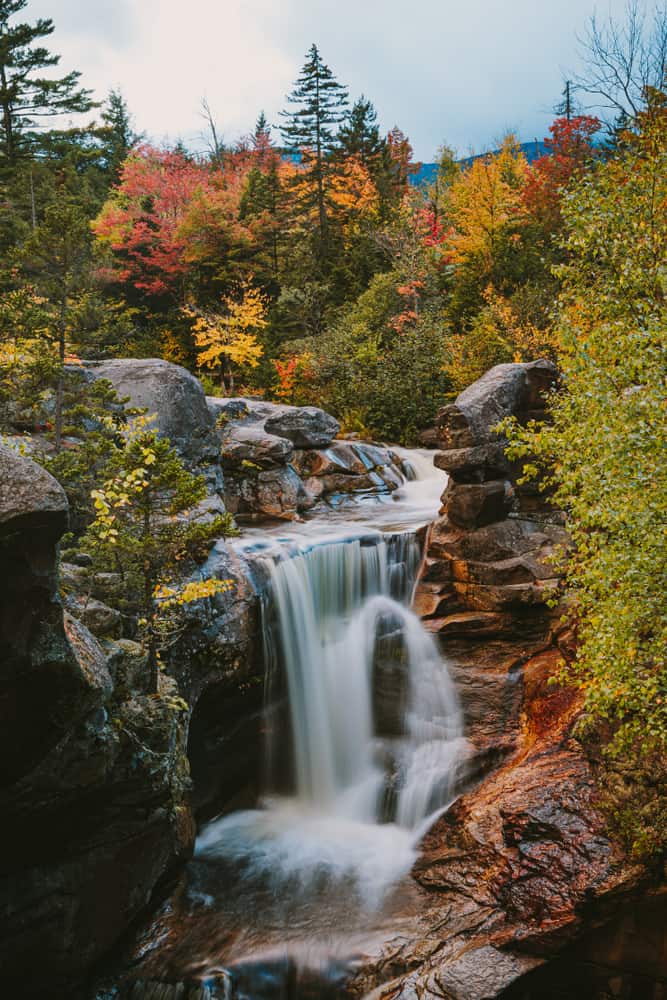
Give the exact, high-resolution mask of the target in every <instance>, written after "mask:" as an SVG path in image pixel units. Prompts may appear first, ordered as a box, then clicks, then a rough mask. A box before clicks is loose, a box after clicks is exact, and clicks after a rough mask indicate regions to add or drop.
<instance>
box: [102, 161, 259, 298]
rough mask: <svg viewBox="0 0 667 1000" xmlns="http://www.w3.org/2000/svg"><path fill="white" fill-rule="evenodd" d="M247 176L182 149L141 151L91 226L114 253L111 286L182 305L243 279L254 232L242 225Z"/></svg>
mask: <svg viewBox="0 0 667 1000" xmlns="http://www.w3.org/2000/svg"><path fill="white" fill-rule="evenodd" d="M242 190H243V176H242V175H240V174H238V173H236V172H234V170H233V169H231V167H230V168H229V169H226V170H225V172H224V173H221V172H220V171H218V170H215V169H213V168H212V167H211V166H210V165H209V164H206V163H198V162H196V161H193V160H192V159H191V158H189V157H187V156H185V155H183V154H182V153H180V152H178V151H176V150H168V149H167V150H159V149H155V148H154V147H152V146H141V147H139V148H138V149H136V150H134V151H133V152H132V153H131V154H130V156H129V158H128V159H127V160H126V162H125V164H124V166H123V169H122V171H121V177H120V181H119V183H118V185H117V187H116V188H115V189H114V191H113V192H112V194H111V197H110V198H109V199H108V200H107V202H106V203H105V205H104V207H103V208H102V211H101V212H100V214H99V215H98V217H97V218H96V219H95V221H94V222H93V230H94V232H95V235H96V236H97V238H98V241H99V243H100V245H101V246H102V247H105V248H108V250H110V251H111V268H110V270H109V271H108V273H107V277H108V278H109V280H110V281H112V282H113V281H115V282H117V283H118V284H120V285H124V286H126V287H127V288H128V291H130V290H133V291H134V292H135V293H136V292H139V293H140V295H141V298H142V299H143V298H145V296H146V295H148V296H150V297H151V298H152V299H154V300H155V305H156V306H157V305H158V304H160V300H162V302H163V303H164V304H165V305H167V306H172V307H173V306H178V307H179V308H180V306H182V305H183V304H184V302H185V301H186V299H187V298H188V296H192V295H194V296H195V297H196V298H198V299H199V298H202V297H204V298H206V297H209V298H213V297H216V296H219V295H220V293H221V292H223V293H226V292H228V291H229V289H230V288H231V287H232V285H233V284H234V283H235V282H237V281H238V280H239V278H241V277H243V272H244V263H245V262H246V261H247V259H248V257H249V256H250V254H249V248H250V245H251V244H252V235H251V234H250V232H249V231H248V229H247V227H246V226H245V225H244V223H243V222H242V221H240V220H239V214H240V208H239V206H240V200H241V195H242Z"/></svg>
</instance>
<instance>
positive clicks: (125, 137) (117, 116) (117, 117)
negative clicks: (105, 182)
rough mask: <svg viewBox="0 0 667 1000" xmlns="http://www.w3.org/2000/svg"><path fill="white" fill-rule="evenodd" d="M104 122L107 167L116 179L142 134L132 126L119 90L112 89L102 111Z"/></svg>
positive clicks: (127, 109) (130, 117)
mask: <svg viewBox="0 0 667 1000" xmlns="http://www.w3.org/2000/svg"><path fill="white" fill-rule="evenodd" d="M102 121H103V122H104V133H105V134H104V139H105V142H104V145H105V152H106V156H105V159H106V165H107V169H108V170H109V171H110V173H111V175H112V179H113V180H114V181H115V180H116V179H117V178H118V175H119V174H120V168H121V167H122V165H123V163H124V162H125V160H126V158H127V155H128V153H129V152H130V151H131V150H132V149H133V147H134V146H135V145H136V144H137V142H138V141H139V139H140V136H139V135H138V134H137V133H136V132H135V131H134V129H133V128H132V116H131V115H130V111H129V108H128V106H127V102H126V101H125V98H124V97H123V95H122V94H121V92H120V91H119V90H113V89H112V90H110V91H109V97H108V98H107V103H106V106H105V108H104V110H103V111H102Z"/></svg>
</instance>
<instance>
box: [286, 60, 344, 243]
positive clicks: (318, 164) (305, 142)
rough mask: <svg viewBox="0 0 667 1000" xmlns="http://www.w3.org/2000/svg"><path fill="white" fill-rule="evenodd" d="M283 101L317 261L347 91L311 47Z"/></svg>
mask: <svg viewBox="0 0 667 1000" xmlns="http://www.w3.org/2000/svg"><path fill="white" fill-rule="evenodd" d="M287 100H288V102H289V103H290V104H292V105H294V106H295V110H293V111H283V112H281V114H282V117H283V118H284V119H285V125H284V126H283V128H282V135H283V140H284V142H285V146H286V147H287V149H288V150H289V151H290V152H292V153H294V154H297V155H299V156H300V157H301V158H302V164H303V167H304V171H305V173H304V174H302V180H305V182H306V183H305V185H304V186H303V191H304V195H303V196H302V199H301V200H302V208H303V210H304V211H307V210H312V209H313V208H314V209H315V211H316V216H317V230H318V236H319V250H320V257H321V259H324V258H325V257H326V247H327V197H326V195H327V180H328V176H329V172H330V170H331V168H332V159H333V154H334V153H335V151H336V149H337V148H338V140H337V133H338V127H339V125H340V124H341V122H342V121H343V120H344V117H345V108H346V107H347V90H346V89H345V87H343V86H342V85H341V84H340V83H339V82H338V81H337V80H336V78H335V76H334V75H333V73H332V71H331V70H330V68H329V67H328V66H327V64H326V63H325V62H324V61H323V59H322V57H321V55H320V53H319V50H318V48H317V46H316V45H313V46H311V48H310V51H309V52H308V57H307V59H306V63H305V65H304V67H303V69H302V70H301V75H300V77H299V78H298V80H297V81H296V83H295V85H294V89H293V90H292V92H291V93H290V94H289V95H288V97H287Z"/></svg>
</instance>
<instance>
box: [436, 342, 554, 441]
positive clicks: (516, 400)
mask: <svg viewBox="0 0 667 1000" xmlns="http://www.w3.org/2000/svg"><path fill="white" fill-rule="evenodd" d="M557 380H558V371H557V369H556V366H555V365H553V364H552V363H551V362H550V361H533V362H530V363H514V364H505V365H496V366H495V368H491V370H490V371H488V372H487V373H486V374H485V375H483V376H482V377H481V378H480V379H478V380H477V381H476V382H474V383H473V384H472V385H471V386H470V387H469V388H467V389H464V391H463V392H462V393H461V394H460V395H459V396H458V397H457V399H456V402H455V403H452V404H450V405H449V406H446V407H444V409H442V410H440V412H439V413H438V415H437V417H436V427H437V429H438V437H439V445H440V447H441V448H447V449H454V450H459V449H462V448H475V447H478V446H479V445H483V444H487V443H488V442H493V441H497V440H498V434H497V433H496V431H495V430H494V428H495V427H496V425H497V424H498V423H499V422H500V421H501V420H503V419H504V418H505V417H509V416H520V417H522V418H523V419H530V418H531V417H532V416H533V415H534V414H535V413H536V411H537V412H542V411H543V410H544V397H545V394H546V393H547V392H548V391H549V390H550V389H552V388H553V387H554V386H555V385H556V384H557Z"/></svg>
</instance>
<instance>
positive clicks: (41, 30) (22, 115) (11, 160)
mask: <svg viewBox="0 0 667 1000" xmlns="http://www.w3.org/2000/svg"><path fill="white" fill-rule="evenodd" d="M27 2H28V0H0V155H1V156H2V157H3V158H4V159H5V161H6V162H7V163H8V164H10V165H11V166H13V165H14V164H15V163H16V162H17V160H18V159H19V157H20V156H21V154H22V153H23V152H24V150H25V148H26V147H27V146H29V145H30V142H31V139H34V138H35V134H36V133H37V132H39V130H40V129H41V128H42V119H47V121H48V120H52V119H53V118H54V117H56V116H58V115H65V114H75V113H80V112H85V111H89V110H90V109H91V107H93V102H92V101H91V97H90V94H91V92H90V91H89V90H85V89H83V88H81V87H79V77H80V75H81V74H80V73H78V72H76V71H73V72H71V73H68V74H67V75H66V76H63V77H60V78H57V79H54V78H51V77H44V76H40V75H39V72H40V71H41V70H44V69H49V68H50V67H52V66H57V65H58V63H59V61H60V56H57V55H52V54H51V53H50V52H49V51H48V50H47V49H45V48H43V47H41V46H39V45H35V44H34V43H35V42H38V41H39V40H40V39H42V38H46V37H47V36H48V35H50V34H51V33H52V32H53V28H54V24H53V21H52V20H51V19H50V18H38V20H37V21H36V22H35V23H34V24H25V23H19V24H14V23H13V24H10V23H9V21H10V19H11V18H12V17H14V15H15V14H18V13H19V12H20V11H21V10H23V8H24V7H25V6H26V5H27Z"/></svg>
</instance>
